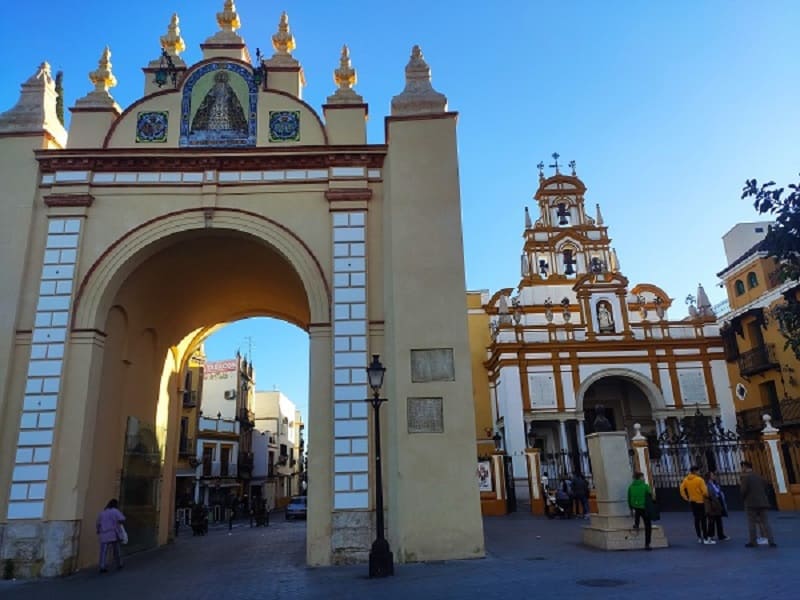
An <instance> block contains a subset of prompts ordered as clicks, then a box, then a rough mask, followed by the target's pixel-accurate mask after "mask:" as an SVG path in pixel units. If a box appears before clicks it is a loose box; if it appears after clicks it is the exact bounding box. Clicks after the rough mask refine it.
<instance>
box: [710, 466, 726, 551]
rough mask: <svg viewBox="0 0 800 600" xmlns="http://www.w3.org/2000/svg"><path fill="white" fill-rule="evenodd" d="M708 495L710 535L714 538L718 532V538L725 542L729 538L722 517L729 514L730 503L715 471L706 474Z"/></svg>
mask: <svg viewBox="0 0 800 600" xmlns="http://www.w3.org/2000/svg"><path fill="white" fill-rule="evenodd" d="M705 480H706V489H707V490H708V497H707V498H706V502H705V504H706V505H705V509H706V516H707V517H708V536H709V537H710V538H712V539H713V538H714V534H715V533H716V536H717V540H718V541H720V542H724V541H725V540H729V539H731V538H729V537H728V536H727V535H725V531H724V529H723V527H722V517H727V516H728V504H727V502H726V500H725V492H723V491H722V486H721V485H720V484H719V481H717V476H716V473H714V471H709V472H708V473H706V476H705Z"/></svg>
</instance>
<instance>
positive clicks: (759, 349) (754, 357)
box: [738, 344, 779, 377]
mask: <svg viewBox="0 0 800 600" xmlns="http://www.w3.org/2000/svg"><path fill="white" fill-rule="evenodd" d="M738 360H739V373H740V374H741V375H742V377H748V376H750V375H756V374H758V373H763V372H764V371H769V370H770V369H775V368H778V367H779V365H778V361H776V360H775V345H774V344H761V345H760V346H756V347H755V348H753V349H752V350H748V351H746V352H742V353H740V354H739V359H738Z"/></svg>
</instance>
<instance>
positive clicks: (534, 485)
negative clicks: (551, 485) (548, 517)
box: [525, 448, 545, 515]
mask: <svg viewBox="0 0 800 600" xmlns="http://www.w3.org/2000/svg"><path fill="white" fill-rule="evenodd" d="M525 463H526V464H527V465H528V492H529V493H530V499H531V513H533V514H534V515H543V514H545V512H544V489H543V486H542V457H541V451H540V450H539V448H526V449H525Z"/></svg>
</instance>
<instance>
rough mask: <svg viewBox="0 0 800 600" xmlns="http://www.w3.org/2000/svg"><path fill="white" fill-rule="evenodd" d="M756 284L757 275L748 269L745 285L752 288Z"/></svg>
mask: <svg viewBox="0 0 800 600" xmlns="http://www.w3.org/2000/svg"><path fill="white" fill-rule="evenodd" d="M757 285H758V276H757V275H756V274H755V273H753V272H752V271H750V272H749V273H748V274H747V287H749V288H750V289H751V290H752V289H753V288H754V287H756V286H757Z"/></svg>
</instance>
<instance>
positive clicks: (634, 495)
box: [628, 471, 653, 550]
mask: <svg viewBox="0 0 800 600" xmlns="http://www.w3.org/2000/svg"><path fill="white" fill-rule="evenodd" d="M648 497H649V498H650V501H651V502H652V500H653V491H652V490H651V489H650V486H649V485H647V484H646V483H645V481H644V475H642V473H639V472H638V471H637V472H636V473H634V474H633V481H632V482H631V484H630V485H629V486H628V507H629V508H630V509H631V510H632V511H633V528H634V529H639V522H640V521H643V522H644V549H645V550H652V548H650V540H651V539H652V536H653V521H652V519H651V518H650V513H649V512H648V511H647V505H648V502H647V500H648Z"/></svg>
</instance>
